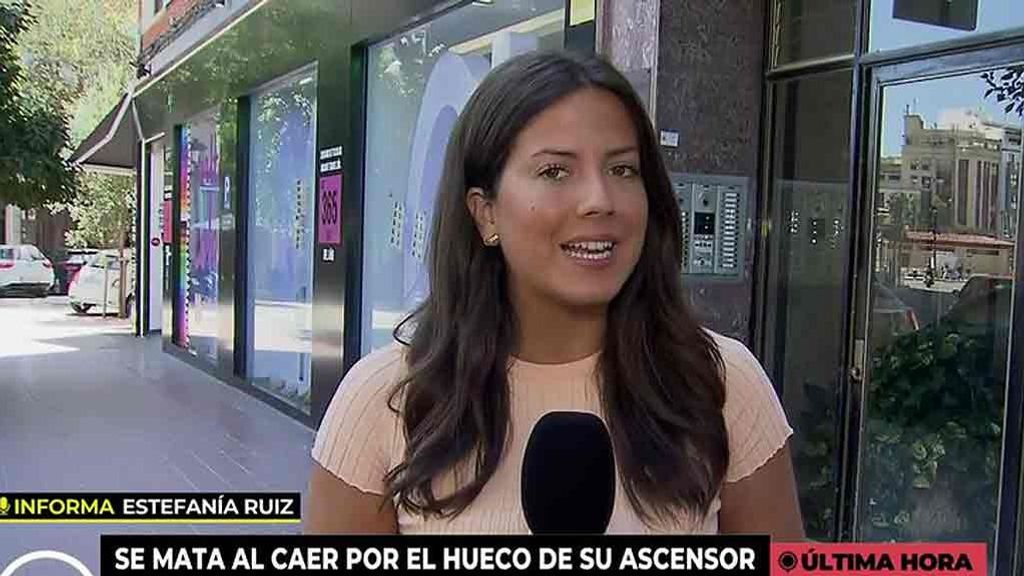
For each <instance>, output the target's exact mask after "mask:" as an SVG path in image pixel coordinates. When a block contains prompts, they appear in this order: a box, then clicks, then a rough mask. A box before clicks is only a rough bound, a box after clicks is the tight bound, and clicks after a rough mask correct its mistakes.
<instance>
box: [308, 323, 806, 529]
mask: <svg viewBox="0 0 1024 576" xmlns="http://www.w3.org/2000/svg"><path fill="white" fill-rule="evenodd" d="M714 337H715V341H716V342H717V344H718V347H719V350H720V351H721V354H722V359H723V361H724V363H725V369H726V371H725V382H726V403H725V407H724V409H723V415H724V417H725V423H726V428H727V430H728V434H729V449H730V453H731V458H730V463H729V468H728V470H727V472H726V477H725V481H726V482H735V481H737V480H740V479H742V478H744V477H746V476H747V475H749V474H751V473H752V472H754V471H755V470H756V469H757V468H758V467H760V466H761V465H762V464H764V463H765V462H766V461H767V460H768V459H769V458H770V457H771V456H772V455H773V454H774V453H775V452H776V451H777V450H779V449H780V448H781V447H782V446H783V444H784V443H785V441H786V439H787V438H788V437H789V436H790V434H792V432H793V431H792V429H791V428H790V427H789V425H788V423H787V422H786V417H785V414H784V413H783V411H782V406H781V404H780V403H779V400H778V397H777V396H776V394H775V390H774V389H773V388H772V385H771V383H770V382H769V380H768V377H767V376H766V375H765V373H764V370H762V369H761V366H760V364H758V362H757V360H756V359H755V358H754V356H753V355H752V354H751V353H750V352H749V351H748V350H747V348H746V347H745V346H744V345H743V344H742V343H740V342H738V341H736V340H733V339H730V338H726V337H724V336H721V335H718V334H714ZM403 350H404V348H403V347H402V346H401V345H398V344H392V345H390V346H388V347H386V348H382V349H380V350H377V351H375V352H373V353H371V354H369V355H368V356H366V357H365V358H363V359H362V360H360V361H359V362H358V363H357V364H356V365H355V366H354V367H353V368H352V370H350V371H349V373H348V374H347V375H346V376H345V378H344V380H342V382H341V385H340V386H339V387H338V391H337V393H336V394H335V396H334V399H333V400H332V401H331V404H330V406H329V408H328V409H327V413H326V415H325V416H324V420H323V423H322V424H321V426H320V430H319V432H318V433H317V437H316V442H315V443H314V445H313V459H314V460H316V461H317V462H318V463H320V465H321V466H323V467H324V468H325V469H327V470H329V471H330V472H331V473H333V474H334V475H335V476H337V477H338V478H340V479H341V480H343V481H344V482H346V483H348V484H349V485H351V486H354V487H356V488H358V489H360V490H362V491H364V492H371V493H374V494H383V493H384V488H385V487H384V481H383V477H384V474H385V473H386V472H387V471H388V470H390V469H391V468H392V467H393V466H395V465H396V464H398V463H399V462H401V459H402V455H403V448H404V435H403V433H402V431H401V427H400V421H399V418H398V416H396V415H395V414H394V413H393V412H391V411H390V410H389V409H388V407H387V395H388V392H389V391H390V389H391V388H392V385H393V384H394V383H395V382H396V381H397V380H398V379H399V378H401V377H402V375H403V373H404V370H405V362H404V357H403ZM597 358H598V355H597V354H594V355H592V356H590V357H587V358H584V359H582V360H577V361H575V362H570V363H568V364H533V363H529V362H524V361H522V360H513V363H512V368H511V371H510V374H509V386H510V390H511V399H512V414H511V416H512V432H511V438H510V441H509V444H508V449H507V451H506V452H505V453H504V459H503V461H502V463H501V464H500V465H499V467H498V470H497V472H496V473H495V474H494V476H492V477H491V479H490V480H489V481H488V483H487V484H486V485H485V486H484V489H483V491H482V492H481V493H480V495H479V496H478V497H477V498H476V500H474V501H473V503H472V504H471V505H470V506H469V508H467V509H466V510H465V511H463V512H462V513H461V514H459V515H458V516H456V517H455V518H453V519H437V518H433V517H431V518H423V517H421V516H418V515H413V514H410V513H409V512H407V511H405V510H403V509H399V511H398V526H399V530H400V531H401V532H402V533H408V534H414V533H434V534H441V533H444V534H470V533H484V534H528V533H529V529H528V527H527V525H526V519H525V517H524V516H523V510H522V506H521V504H520V501H519V498H520V468H521V464H522V458H523V454H524V452H525V450H526V441H527V439H528V438H529V434H530V431H531V430H532V429H533V425H534V424H535V423H536V422H537V421H538V420H539V419H540V418H541V416H543V415H544V414H545V413H547V412H550V411H554V410H576V411H586V412H591V413H593V414H596V415H598V416H601V415H602V410H601V406H600V401H599V398H598V391H597V383H596V379H595V367H596V364H597ZM454 486H455V484H454V478H453V475H452V474H448V475H446V477H444V478H440V479H438V480H437V481H436V482H435V494H445V493H449V492H450V491H451V489H452V488H453V487H454ZM720 507H721V506H720V502H719V501H718V499H717V498H716V499H715V502H714V503H713V504H712V507H711V510H710V512H709V513H708V514H707V516H705V517H703V518H697V517H685V516H681V517H679V518H677V519H676V521H675V522H673V523H672V524H671V525H659V526H655V527H651V526H648V525H646V524H644V523H643V522H642V521H641V520H640V517H639V516H638V515H637V514H636V512H635V511H634V510H633V507H632V505H631V504H630V503H629V500H628V498H627V497H626V495H625V492H624V490H623V489H622V486H621V484H619V483H618V481H617V487H616V498H615V508H614V511H613V512H612V519H611V523H610V524H609V527H608V533H609V534H616V533H619V534H645V533H715V532H717V531H718V510H719V509H720Z"/></svg>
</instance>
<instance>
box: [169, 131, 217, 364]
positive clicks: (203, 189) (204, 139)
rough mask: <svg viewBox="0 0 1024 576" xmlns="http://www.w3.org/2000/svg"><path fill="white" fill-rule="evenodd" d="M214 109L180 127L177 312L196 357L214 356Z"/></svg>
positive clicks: (211, 358)
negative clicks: (180, 234)
mask: <svg viewBox="0 0 1024 576" xmlns="http://www.w3.org/2000/svg"><path fill="white" fill-rule="evenodd" d="M217 126H218V118H217V114H216V113H215V112H210V113H207V114H203V115H201V116H199V117H196V118H194V119H192V120H191V121H190V122H189V123H188V124H186V125H185V126H184V127H182V154H181V161H182V171H181V178H182V183H181V214H182V217H183V218H186V219H187V222H185V223H184V224H185V225H183V226H182V245H183V250H182V259H181V267H182V270H181V272H182V273H181V284H182V285H181V289H180V291H179V298H180V304H181V306H182V309H183V310H184V312H185V313H184V314H180V315H179V318H180V320H181V322H182V323H183V324H182V325H181V326H180V327H179V334H181V335H182V340H183V341H182V342H181V344H183V345H184V346H185V347H186V348H188V350H190V351H191V352H192V353H194V354H196V355H197V356H198V357H199V358H202V359H204V360H207V361H209V362H210V363H216V361H217V327H218V320H217V284H218V278H219V276H218V274H219V271H218V264H219V262H220V142H219V139H218V135H217Z"/></svg>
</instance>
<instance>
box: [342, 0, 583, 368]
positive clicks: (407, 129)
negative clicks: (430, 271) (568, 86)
mask: <svg viewBox="0 0 1024 576" xmlns="http://www.w3.org/2000/svg"><path fill="white" fill-rule="evenodd" d="M564 4H565V2H564V0H494V1H493V2H487V3H473V4H470V5H468V6H464V7H462V8H459V9H457V10H453V11H451V12H448V13H447V14H445V15H443V16H441V17H440V18H437V19H436V20H433V21H431V22H429V23H427V24H425V25H423V26H420V27H418V28H415V29H412V30H408V31H406V32H404V33H402V34H399V35H397V36H394V37H392V38H389V39H387V40H385V41H383V42H380V43H378V44H375V45H373V46H371V47H370V48H369V64H368V69H369V80H368V86H367V110H366V113H367V123H366V160H365V174H366V177H365V201H364V206H365V212H364V214H365V215H364V217H365V225H364V226H363V230H364V232H363V251H364V256H363V309H362V348H363V350H362V351H363V352H364V353H366V352H369V351H370V350H372V349H373V348H376V347H379V346H383V345H385V344H387V343H389V342H390V341H391V332H392V329H393V328H394V327H395V325H396V324H397V323H398V322H399V321H400V320H401V319H402V318H403V317H404V315H405V314H407V313H408V312H409V311H410V310H411V309H412V308H413V307H414V306H415V305H416V304H417V303H419V302H421V301H422V299H423V298H424V297H425V296H426V293H427V289H428V282H427V271H426V267H425V262H426V250H427V244H428V234H429V231H430V229H431V219H432V217H433V206H434V198H435V196H436V193H437V186H438V180H439V178H440V175H441V167H442V164H443V161H444V154H445V147H446V145H447V142H448V137H449V135H450V133H451V130H452V128H453V127H454V126H455V121H456V119H457V118H458V115H459V112H460V111H461V110H462V108H463V106H464V105H465V103H466V101H467V100H468V99H469V96H470V95H471V94H472V92H473V90H475V89H476V87H477V85H478V84H479V83H480V81H481V79H482V78H483V77H484V76H485V75H486V74H487V72H488V71H490V70H491V68H493V67H494V66H496V65H498V64H500V63H501V62H503V61H505V60H507V59H508V58H510V57H512V56H514V55H516V54H520V53H523V52H527V51H531V50H537V49H549V48H550V49H554V48H561V47H562V43H563V29H564V25H565V12H564V10H565V6H564Z"/></svg>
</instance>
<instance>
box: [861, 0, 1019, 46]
mask: <svg viewBox="0 0 1024 576" xmlns="http://www.w3.org/2000/svg"><path fill="white" fill-rule="evenodd" d="M1019 26H1024V5H1022V4H1021V2H1020V0H872V2H871V27H870V28H869V33H870V34H869V37H870V49H871V51H877V50H891V49H894V48H904V47H907V46H919V45H922V44H929V43H931V42H939V41H942V40H952V39H955V38H963V37H965V36H971V35H973V34H980V33H984V32H995V31H997V30H1006V29H1009V28H1016V27H1019Z"/></svg>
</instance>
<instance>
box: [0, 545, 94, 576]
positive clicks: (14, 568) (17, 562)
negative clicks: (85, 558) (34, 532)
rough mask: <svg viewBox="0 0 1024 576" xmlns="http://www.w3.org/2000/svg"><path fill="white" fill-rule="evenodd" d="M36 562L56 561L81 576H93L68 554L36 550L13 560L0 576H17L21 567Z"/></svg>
mask: <svg viewBox="0 0 1024 576" xmlns="http://www.w3.org/2000/svg"><path fill="white" fill-rule="evenodd" d="M36 560H57V561H58V562H63V563H65V564H67V565H68V566H71V567H72V568H74V569H75V570H76V571H77V572H78V573H79V574H80V575H81V576H93V573H92V572H90V571H89V568H88V567H87V566H86V565H85V564H83V563H82V561H81V560H79V559H78V558H75V557H74V556H72V555H70V554H65V553H63V552H57V551H56V550H36V551H35V552H29V553H28V554H24V555H22V556H19V557H18V558H15V559H14V561H13V562H11V563H10V564H8V565H7V567H6V568H4V571H3V572H0V576H17V574H18V569H19V568H21V567H22V566H24V565H26V564H29V563H32V562H35V561H36Z"/></svg>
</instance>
